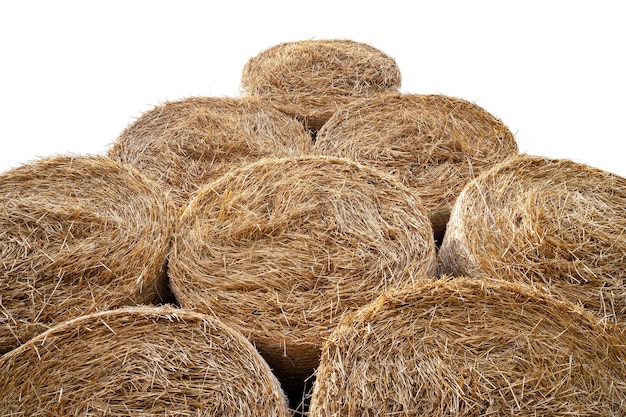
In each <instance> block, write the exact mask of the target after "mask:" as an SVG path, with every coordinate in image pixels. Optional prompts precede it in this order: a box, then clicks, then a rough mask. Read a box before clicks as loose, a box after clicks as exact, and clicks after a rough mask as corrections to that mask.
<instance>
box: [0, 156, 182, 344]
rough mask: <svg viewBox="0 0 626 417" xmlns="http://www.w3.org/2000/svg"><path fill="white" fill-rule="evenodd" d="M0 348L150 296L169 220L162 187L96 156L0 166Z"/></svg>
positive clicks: (161, 270) (156, 285)
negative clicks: (1, 170)
mask: <svg viewBox="0 0 626 417" xmlns="http://www.w3.org/2000/svg"><path fill="white" fill-rule="evenodd" d="M0 201H1V203H0V353H2V352H6V351H8V350H10V349H12V348H14V347H16V346H18V345H20V344H22V343H24V342H26V341H27V340H28V339H30V338H31V337H33V336H35V335H36V334H37V333H40V332H42V331H45V330H46V329H48V328H49V327H50V326H52V325H54V324H57V323H58V322H60V321H62V320H66V319H68V318H71V317H76V316H79V315H81V314H86V313H89V312H92V311H95V310H99V309H106V308H112V307H117V306H120V305H125V304H134V303H156V302H159V301H160V300H161V298H162V297H165V296H166V294H168V289H167V281H166V276H165V262H166V257H167V254H168V251H169V243H170V235H171V233H172V229H173V225H174V223H175V220H176V219H175V212H174V209H173V205H172V204H170V203H169V202H168V200H167V199H166V198H165V196H164V194H163V191H162V189H161V188H160V187H159V186H157V185H156V184H155V183H153V182H152V181H149V180H147V179H146V178H144V177H143V176H142V175H140V174H139V173H138V172H137V171H136V170H134V169H131V168H130V167H127V166H124V165H122V164H119V163H117V162H114V161H112V160H111V159H109V158H105V157H101V156H55V157H49V158H44V159H40V160H38V161H35V162H32V163H29V164H25V165H22V166H21V167H18V168H15V169H13V170H9V171H6V172H4V173H2V174H0Z"/></svg>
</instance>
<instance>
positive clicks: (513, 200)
mask: <svg viewBox="0 0 626 417" xmlns="http://www.w3.org/2000/svg"><path fill="white" fill-rule="evenodd" d="M439 256H440V269H441V272H445V273H449V274H453V275H467V276H471V275H476V274H480V273H486V274H490V275H492V276H498V277H501V278H503V279H506V280H509V281H514V282H526V283H533V284H537V285H541V284H543V285H546V286H547V289H548V291H550V292H552V293H554V294H555V295H558V296H561V297H565V298H567V299H569V300H571V301H572V302H573V303H580V304H582V305H583V306H585V307H586V308H588V309H590V310H592V311H593V312H595V313H597V314H600V315H601V316H610V317H613V318H617V319H620V320H623V319H624V318H626V286H625V285H624V279H626V179H624V178H622V177H619V176H617V175H614V174H611V173H608V172H605V171H601V170H599V169H595V168H592V167H589V166H587V165H584V164H579V163H575V162H572V161H569V160H564V159H562V160H559V159H548V158H542V157H535V156H529V155H519V156H517V157H514V158H511V159H510V160H508V161H505V162H503V163H501V164H499V165H497V166H495V167H493V168H492V169H490V170H489V171H487V172H485V173H484V174H483V175H482V176H480V177H478V178H476V179H475V180H474V181H472V182H470V183H469V184H468V185H467V186H466V188H465V189H464V190H463V192H462V193H461V194H460V196H459V198H458V200H457V202H456V206H455V207H454V210H453V211H452V214H451V218H450V221H449V223H448V230H447V231H446V236H445V238H444V240H443V243H442V246H441V250H440V252H439Z"/></svg>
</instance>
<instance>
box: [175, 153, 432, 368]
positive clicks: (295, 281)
mask: <svg viewBox="0 0 626 417" xmlns="http://www.w3.org/2000/svg"><path fill="white" fill-rule="evenodd" d="M435 273H436V255H435V247H434V242H433V237H432V230H431V229H430V224H429V222H428V218H427V217H426V214H425V211H424V209H423V206H422V205H421V203H420V202H419V200H418V199H417V198H416V197H415V196H414V194H413V193H412V192H411V191H410V190H409V189H408V188H406V187H405V186H403V185H402V184H401V183H400V182H399V181H398V180H397V179H396V178H395V177H392V176H389V175H386V174H384V173H383V172H381V171H378V170H375V169H373V168H369V167H365V166H362V165H360V164H357V163H355V162H353V161H350V160H344V159H339V158H328V157H314V156H309V157H299V158H270V159H265V160H261V161H258V162H256V163H253V164H250V165H247V166H245V167H241V168H239V169H236V170H233V171H230V172H229V173H227V174H226V175H224V176H223V177H221V178H220V179H218V180H216V181H214V182H212V183H211V184H209V185H207V186H206V187H204V188H203V189H202V190H200V191H199V192H198V194H197V195H196V197H195V198H194V199H193V200H192V202H191V203H190V204H189V206H188V207H187V209H186V210H185V212H184V214H183V218H182V220H181V230H180V231H179V233H177V234H176V236H175V238H174V245H173V248H172V254H171V257H170V263H169V274H170V281H171V286H172V291H173V293H174V294H175V296H176V298H177V300H178V302H179V303H180V304H181V305H182V306H184V307H186V308H191V309H196V310H199V311H202V312H212V313H214V314H217V315H218V316H220V317H222V318H223V319H224V320H225V321H226V322H227V323H228V324H230V325H232V326H233V327H234V328H236V329H238V330H240V331H241V332H242V333H243V334H244V335H246V336H248V337H250V339H251V340H252V341H253V342H254V343H255V345H256V346H257V348H258V349H259V350H260V351H261V353H262V354H263V355H264V357H265V358H266V360H268V362H269V364H270V366H271V367H272V368H273V369H274V370H275V372H276V373H277V374H278V375H279V379H280V378H283V377H291V376H293V377H294V378H296V377H297V378H302V377H305V376H308V375H309V374H310V373H311V372H312V370H313V368H314V367H315V366H316V365H317V360H318V358H319V345H320V342H321V337H323V336H325V335H327V334H328V332H329V331H330V329H331V328H332V327H333V326H334V325H335V324H336V322H337V320H338V319H339V318H340V317H341V316H342V315H343V314H344V313H345V312H346V311H349V310H351V309H355V308H357V307H360V306H362V305H364V304H366V303H368V302H370V301H372V300H373V299H374V298H375V297H377V296H378V294H379V292H380V291H384V290H387V289H390V288H396V287H401V286H403V285H407V284H408V283H411V282H414V281H416V280H419V279H422V277H423V276H434V275H435Z"/></svg>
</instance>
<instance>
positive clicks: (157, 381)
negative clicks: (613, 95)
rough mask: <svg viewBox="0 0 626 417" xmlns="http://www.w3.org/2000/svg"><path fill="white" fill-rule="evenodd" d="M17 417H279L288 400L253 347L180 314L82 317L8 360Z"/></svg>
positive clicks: (4, 361) (6, 399) (0, 385)
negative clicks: (48, 416)
mask: <svg viewBox="0 0 626 417" xmlns="http://www.w3.org/2000/svg"><path fill="white" fill-rule="evenodd" d="M0 368H1V369H2V370H3V372H2V373H1V374H0V390H1V391H2V396H0V409H1V410H2V411H3V415H11V416H16V417H17V416H35V415H37V416H40V415H50V416H51V415H55V416H70V415H72V416H77V415H84V416H87V415H89V416H92V415H103V416H104V415H106V416H139V415H140V416H192V415H193V416H279V417H282V416H284V417H286V416H288V415H289V413H288V409H287V404H286V399H285V397H284V394H283V393H282V391H281V389H280V385H279V384H278V381H277V380H276V378H275V377H274V375H272V373H271V371H270V369H269V367H268V366H267V363H266V362H265V361H264V360H263V358H261V356H260V355H259V353H258V352H257V351H256V349H254V347H253V346H252V345H251V344H250V342H249V341H248V340H247V339H246V338H244V337H243V336H242V335H241V334H239V333H238V332H236V331H234V330H233V329H231V328H229V327H227V326H226V325H224V324H223V323H221V322H220V321H219V320H217V319H216V318H215V317H209V316H205V315H202V314H198V313H194V312H189V311H184V310H181V309H175V308H171V307H152V308H147V307H146V308H124V309H119V310H112V311H102V312H98V313H94V314H90V315H87V316H82V317H79V318H76V319H73V320H70V321H67V322H64V323H61V324H59V325H58V326H56V327H54V328H52V329H50V330H49V331H47V332H46V333H44V334H41V335H39V336H37V337H36V338H34V339H32V340H31V341H29V342H28V343H26V344H24V345H22V346H20V347H19V348H17V349H15V350H14V351H12V352H9V353H8V354H6V355H5V356H3V357H1V358H0Z"/></svg>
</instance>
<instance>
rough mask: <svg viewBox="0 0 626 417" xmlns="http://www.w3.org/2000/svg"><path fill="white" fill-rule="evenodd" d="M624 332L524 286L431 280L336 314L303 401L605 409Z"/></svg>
mask: <svg viewBox="0 0 626 417" xmlns="http://www.w3.org/2000/svg"><path fill="white" fill-rule="evenodd" d="M625 342H626V338H625V337H624V333H623V331H621V330H620V329H619V328H618V327H617V326H615V325H606V323H604V324H602V323H599V320H598V319H597V317H595V316H594V315H592V314H591V313H589V312H587V311H585V310H583V309H581V308H579V307H576V306H574V305H572V304H570V303H567V302H564V301H560V300H557V299H556V298H553V297H550V296H548V295H547V294H545V293H542V292H539V291H536V290H534V289H532V288H530V287H526V286H522V285H519V284H513V283H509V282H506V281H496V280H491V279H487V278H484V279H476V278H472V279H466V278H457V279H449V278H448V277H443V278H442V279H440V280H432V281H429V282H422V283H418V284H416V285H415V286H414V287H412V288H409V289H405V290H402V291H397V292H392V293H389V294H387V295H384V296H382V297H381V298H380V299H379V300H377V301H376V302H374V303H372V304H370V305H368V306H366V307H363V308H362V309H360V310H358V311H357V312H356V313H354V314H352V315H350V316H346V317H345V319H344V320H342V322H341V323H340V324H339V325H338V326H337V327H336V329H335V331H334V332H333V333H332V334H331V336H330V337H329V339H328V341H327V342H326V343H325V345H324V347H323V352H322V358H321V363H320V367H319V368H318V370H317V372H316V380H315V386H314V388H313V394H312V398H311V406H310V409H309V416H310V417H325V416H346V417H350V416H359V417H361V416H381V415H389V416H390V415H393V416H405V417H408V416H418V415H419V416H433V417H434V416H468V417H469V416H485V415H498V416H505V415H506V416H513V415H515V416H527V417H530V416H566V415H571V414H572V413H574V414H576V415H595V416H616V415H622V414H623V412H624V408H623V407H624V404H625V403H626V365H625V364H626V351H625V350H624V343H625Z"/></svg>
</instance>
